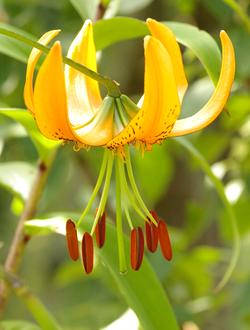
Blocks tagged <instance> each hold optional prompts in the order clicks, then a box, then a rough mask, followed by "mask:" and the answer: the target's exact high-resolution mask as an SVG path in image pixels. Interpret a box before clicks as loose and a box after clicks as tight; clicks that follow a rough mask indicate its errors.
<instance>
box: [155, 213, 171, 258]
mask: <svg viewBox="0 0 250 330" xmlns="http://www.w3.org/2000/svg"><path fill="white" fill-rule="evenodd" d="M158 233H159V241H160V245H161V252H162V254H163V256H164V258H166V259H167V260H168V261H170V260H171V259H172V247H171V242H170V238H169V234H168V229H167V225H166V223H165V222H164V221H162V220H160V221H159V223H158Z"/></svg>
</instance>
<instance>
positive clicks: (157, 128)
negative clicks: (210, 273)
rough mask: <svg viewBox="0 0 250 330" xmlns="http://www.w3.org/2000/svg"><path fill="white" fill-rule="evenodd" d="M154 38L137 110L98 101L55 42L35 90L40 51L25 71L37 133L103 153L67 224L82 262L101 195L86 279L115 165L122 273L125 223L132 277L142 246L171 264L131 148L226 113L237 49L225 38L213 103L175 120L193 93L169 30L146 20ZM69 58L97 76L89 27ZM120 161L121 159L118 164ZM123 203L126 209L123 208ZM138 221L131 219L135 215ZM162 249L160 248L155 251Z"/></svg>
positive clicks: (125, 103)
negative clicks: (87, 226) (84, 200)
mask: <svg viewBox="0 0 250 330" xmlns="http://www.w3.org/2000/svg"><path fill="white" fill-rule="evenodd" d="M147 26H148V28H149V31H150V32H151V35H150V36H146V37H145V38H144V52H145V77H144V95H143V97H142V98H141V100H140V101H139V103H138V104H137V105H135V104H134V103H133V102H132V101H131V100H130V99H129V98H128V97H127V96H126V95H116V96H113V95H108V96H106V97H105V98H104V99H102V98H101V95H100V90H99V86H98V83H97V81H95V80H93V79H91V78H90V77H88V76H86V75H84V74H82V73H81V72H79V71H77V70H76V69H74V68H72V67H70V66H67V65H66V66H65V68H64V66H63V60H62V51H61V44H60V42H59V41H56V42H55V43H54V45H53V46H52V48H51V50H50V52H49V54H48V55H47V56H46V58H45V60H44V61H43V63H42V65H41V67H40V69H39V71H38V74H37V77H36V81H35V86H34V88H33V76H34V70H35V66H36V64H37V62H38V60H39V58H40V56H41V51H40V50H37V49H33V50H32V52H31V54H30V57H29V60H28V66H27V73H26V83H25V88H24V99H25V103H26V105H27V108H28V109H29V111H31V113H32V114H33V116H34V118H35V120H36V122H37V126H38V128H39V130H40V131H41V132H42V134H44V135H45V136H46V137H47V138H50V139H53V140H66V141H73V142H75V143H76V144H77V145H78V146H80V147H82V146H83V147H104V148H105V151H104V156H103V161H102V165H101V168H100V172H99V177H98V179H97V182H96V186H95V188H94V190H93V193H92V195H91V196H90V199H89V202H88V204H87V206H86V208H85V209H84V211H83V213H82V215H81V217H80V218H79V219H78V221H77V223H75V222H74V221H72V220H71V219H69V220H68V221H67V225H66V238H67V246H68V250H69V254H70V257H71V258H72V259H73V260H77V259H78V258H79V255H80V254H79V247H78V235H77V229H78V228H79V227H80V226H81V223H82V221H83V220H84V218H85V216H86V214H88V213H89V212H90V210H91V208H92V209H93V205H94V201H95V200H96V199H97V193H98V191H99V190H100V189H101V187H102V194H101V198H100V201H99V205H98V208H97V211H96V214H95V215H94V212H93V213H92V214H93V218H94V221H93V226H92V230H91V232H90V233H87V232H85V233H84V235H83V238H82V246H81V255H82V262H83V266H84V269H85V273H86V274H89V273H90V272H91V271H92V269H93V264H94V245H93V236H94V234H95V237H96V245H97V247H98V248H103V245H104V242H105V238H106V231H105V226H106V212H105V207H106V203H107V198H108V192H109V186H110V181H111V175H112V171H113V165H114V161H115V174H116V227H117V244H118V255H119V268H120V272H121V273H125V272H126V271H127V265H126V257H125V247H124V236H123V222H122V220H123V217H125V218H126V220H127V223H128V226H129V228H130V233H131V235H130V237H131V245H130V247H131V248H130V259H131V267H132V269H133V270H135V271H136V270H138V269H139V268H140V266H141V264H142V262H143V254H144V242H146V245H147V248H148V250H149V252H151V253H154V252H155V251H156V249H157V247H158V245H160V248H161V250H162V254H163V256H164V258H165V259H166V260H168V261H170V260H171V259H172V247H171V241H170V237H169V233H168V229H167V225H166V223H165V222H164V221H163V220H161V219H160V218H159V217H158V216H157V214H156V213H155V212H149V210H148V208H147V207H146V205H145V203H144V202H143V199H142V197H141V195H140V193H139V189H138V188H137V185H136V181H135V178H134V175H133V169H132V164H131V159H130V149H129V147H128V145H129V144H135V145H140V146H141V147H142V148H145V149H146V150H150V149H151V148H152V145H154V144H156V143H157V144H160V143H162V141H163V140H165V139H166V138H168V137H174V136H180V135H185V134H189V133H192V132H196V131H198V130H200V129H202V128H204V127H206V126H207V125H209V124H210V123H211V122H213V121H214V120H215V119H216V117H217V116H218V115H219V114H220V113H221V111H222V110H223V108H224V106H225V104H226V102H227V99H228V96H229V94H230V89H231V86H232V83H233V80H234V73H235V58H234V49H233V45H232V43H231V41H230V39H229V37H228V35H227V34H226V32H225V31H221V33H220V39H221V44H222V64H221V72H220V77H219V80H218V84H217V86H216V88H215V90H214V92H213V94H212V96H211V98H210V99H209V101H208V102H207V103H206V104H205V105H204V106H203V107H202V109H200V110H199V111H198V112H197V113H196V114H195V115H193V116H191V117H188V118H185V119H178V118H179V115H180V111H181V104H182V100H183V97H184V95H185V92H186V90H187V87H188V83H187V79H186V75H185V71H184V66H183V62H182V55H181V51H180V47H179V45H178V43H177V41H176V38H175V35H174V34H173V32H172V31H171V30H170V29H169V28H168V27H167V26H165V25H163V24H161V23H159V22H157V21H155V20H153V19H148V20H147ZM58 33H59V30H53V31H49V32H47V33H46V34H44V35H43V36H42V37H41V39H40V40H39V42H40V43H42V44H43V45H47V44H48V43H49V42H50V41H51V40H52V39H53V38H55V36H56V35H57V34H58ZM67 57H68V58H70V59H72V60H73V61H75V62H78V63H80V64H82V65H84V66H86V67H88V68H89V69H91V70H92V71H96V70H97V64H96V50H95V44H94V40H93V28H92V23H91V21H90V20H87V21H86V22H85V23H84V25H83V27H82V29H81V30H80V32H79V33H78V35H77V36H76V38H75V39H74V40H73V42H72V44H71V46H70V48H69V51H68V55H67ZM121 155H122V157H121ZM121 201H122V202H121ZM131 212H133V214H136V215H137V217H139V218H140V219H141V220H142V221H143V223H144V224H145V235H146V240H145V241H144V233H143V229H142V228H141V226H139V227H134V225H133V222H132V220H131V216H130V214H131ZM133 216H134V215H133ZM158 242H159V243H160V244H158Z"/></svg>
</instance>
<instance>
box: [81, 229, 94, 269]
mask: <svg viewBox="0 0 250 330" xmlns="http://www.w3.org/2000/svg"><path fill="white" fill-rule="evenodd" d="M82 261H83V266H84V270H85V273H86V274H90V273H91V272H92V270H93V265H94V245H93V238H92V236H91V235H90V234H89V233H87V232H85V233H84V234H83V238H82Z"/></svg>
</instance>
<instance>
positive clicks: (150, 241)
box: [145, 222, 158, 253]
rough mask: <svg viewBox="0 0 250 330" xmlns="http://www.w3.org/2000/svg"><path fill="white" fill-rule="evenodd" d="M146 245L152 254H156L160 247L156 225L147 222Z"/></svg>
mask: <svg viewBox="0 0 250 330" xmlns="http://www.w3.org/2000/svg"><path fill="white" fill-rule="evenodd" d="M145 229H146V243H147V248H148V250H149V251H150V252H152V253H153V252H155V251H156V249H157V246H158V228H157V226H156V225H155V224H154V223H152V222H151V223H148V222H145Z"/></svg>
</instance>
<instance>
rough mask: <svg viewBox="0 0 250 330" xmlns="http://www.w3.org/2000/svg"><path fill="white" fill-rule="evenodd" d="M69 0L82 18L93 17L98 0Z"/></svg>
mask: <svg viewBox="0 0 250 330" xmlns="http://www.w3.org/2000/svg"><path fill="white" fill-rule="evenodd" d="M70 2H71V4H72V5H73V6H74V8H75V9H76V11H77V12H78V14H79V15H80V16H81V18H82V19H83V20H85V19H87V18H91V19H93V18H94V17H95V13H96V8H97V6H98V4H99V0H70Z"/></svg>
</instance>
